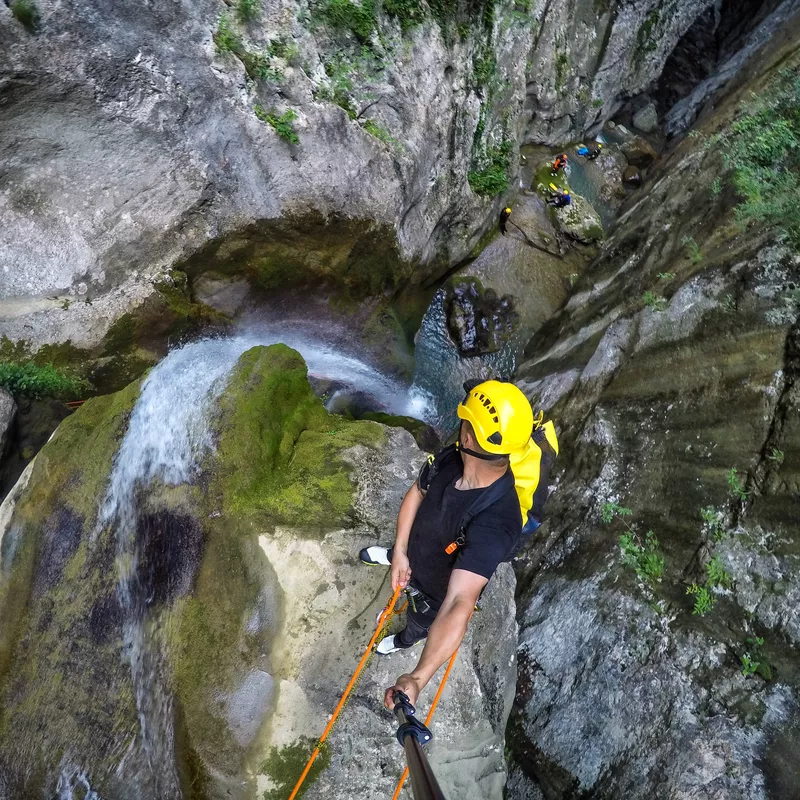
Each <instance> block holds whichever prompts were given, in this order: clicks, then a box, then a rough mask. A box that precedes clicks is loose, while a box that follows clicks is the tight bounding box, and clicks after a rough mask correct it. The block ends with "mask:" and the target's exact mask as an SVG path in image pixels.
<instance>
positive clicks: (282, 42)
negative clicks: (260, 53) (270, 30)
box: [267, 36, 300, 64]
mask: <svg viewBox="0 0 800 800" xmlns="http://www.w3.org/2000/svg"><path fill="white" fill-rule="evenodd" d="M267 53H268V54H269V55H271V56H273V57H275V58H282V59H283V60H284V61H285V62H286V63H287V64H291V63H292V62H293V61H294V60H295V59H296V58H297V56H298V55H299V54H300V48H299V47H298V46H297V44H296V43H295V42H287V41H286V39H285V38H284V37H283V36H279V37H278V38H277V39H273V40H272V41H271V42H270V43H269V45H268V47H267Z"/></svg>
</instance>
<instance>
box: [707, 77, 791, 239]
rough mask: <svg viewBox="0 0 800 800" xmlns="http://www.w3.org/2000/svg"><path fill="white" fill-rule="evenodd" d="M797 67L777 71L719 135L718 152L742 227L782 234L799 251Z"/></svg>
mask: <svg viewBox="0 0 800 800" xmlns="http://www.w3.org/2000/svg"><path fill="white" fill-rule="evenodd" d="M798 107H800V65H797V64H795V65H794V66H792V67H789V68H786V69H783V70H781V72H780V73H779V75H778V76H777V77H776V78H775V79H774V80H773V81H772V82H771V83H770V84H768V85H767V86H766V87H765V88H764V89H763V90H762V91H761V93H760V94H759V95H753V99H752V100H751V101H750V102H749V103H746V104H744V105H743V106H741V107H740V116H739V118H738V119H736V120H735V121H734V122H733V123H732V124H731V125H730V126H729V127H728V128H727V129H726V130H725V131H723V132H721V133H720V135H719V151H720V152H721V154H722V158H723V161H724V163H725V166H726V167H728V168H729V169H731V170H732V171H733V185H734V187H735V189H736V191H737V192H738V193H739V195H741V196H742V198H743V201H742V202H741V203H740V204H739V205H738V206H737V208H736V217H737V219H738V220H739V222H740V223H741V224H742V225H747V224H749V223H751V222H756V223H761V224H763V225H767V226H771V227H776V228H778V229H780V230H783V231H784V232H785V233H786V234H787V236H788V237H789V239H790V240H791V242H792V243H793V245H794V246H795V247H800V176H799V175H798V170H800V115H798V113H797V109H798Z"/></svg>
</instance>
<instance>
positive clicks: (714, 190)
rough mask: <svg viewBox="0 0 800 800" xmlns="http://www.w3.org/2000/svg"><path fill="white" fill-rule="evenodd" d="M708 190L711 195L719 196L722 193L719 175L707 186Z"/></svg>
mask: <svg viewBox="0 0 800 800" xmlns="http://www.w3.org/2000/svg"><path fill="white" fill-rule="evenodd" d="M709 191H710V192H711V196H712V197H719V196H720V194H721V193H722V181H721V180H720V178H719V177H716V178H714V180H713V181H712V183H711V186H710V187H709Z"/></svg>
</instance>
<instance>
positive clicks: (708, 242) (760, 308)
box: [508, 40, 800, 800]
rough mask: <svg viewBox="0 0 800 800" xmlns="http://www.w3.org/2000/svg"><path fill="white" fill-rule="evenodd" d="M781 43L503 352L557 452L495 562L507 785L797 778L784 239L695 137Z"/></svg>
mask: <svg viewBox="0 0 800 800" xmlns="http://www.w3.org/2000/svg"><path fill="white" fill-rule="evenodd" d="M793 51H796V40H795V43H794V44H789V43H787V44H786V45H784V46H783V47H779V46H776V47H774V48H768V49H767V50H765V51H763V52H762V54H761V55H760V57H759V58H760V61H759V63H758V65H757V68H756V67H754V69H753V71H752V72H751V74H750V77H749V80H748V81H747V82H744V81H742V82H740V83H738V84H737V85H736V86H735V87H732V90H731V94H730V96H729V97H728V98H727V99H726V100H725V102H724V103H720V104H719V105H718V106H717V108H716V109H715V112H714V114H713V115H712V116H709V117H708V118H707V123H706V125H707V127H704V128H703V130H702V131H701V132H700V136H699V137H698V138H695V139H692V138H687V139H686V140H684V142H683V143H682V144H681V145H680V146H678V147H677V148H675V150H674V151H673V152H672V153H671V154H670V155H669V156H668V157H667V158H665V159H664V160H662V161H661V162H659V163H657V164H656V165H655V167H654V174H652V175H651V176H650V177H649V179H648V180H647V182H646V183H645V185H644V186H643V188H642V189H641V191H640V192H639V193H637V195H635V196H634V197H632V198H631V199H630V200H629V201H628V205H627V207H625V208H624V209H623V214H622V216H621V217H620V218H619V220H618V223H617V225H616V227H615V228H614V230H613V231H612V234H611V236H610V238H609V239H608V240H607V241H606V242H605V243H604V245H603V248H602V252H601V254H600V255H599V257H598V258H597V259H596V260H595V261H594V263H593V264H591V265H590V267H589V268H588V269H587V271H586V273H585V274H584V277H583V279H582V280H580V281H579V282H578V284H577V286H576V291H575V293H574V294H573V296H572V297H571V298H570V299H569V300H568V302H567V303H566V304H565V306H564V308H563V309H562V311H561V312H560V313H559V314H557V315H556V316H555V317H554V318H553V319H552V320H551V321H550V322H549V323H547V324H546V325H545V326H544V328H543V329H542V330H541V331H540V333H539V335H538V336H537V337H536V339H535V340H534V341H532V342H531V344H530V346H529V348H528V351H527V360H526V361H525V362H524V363H523V364H522V365H521V367H520V369H519V373H518V383H519V385H520V386H521V387H522V388H523V389H524V390H525V391H526V393H527V394H528V395H529V396H530V397H531V398H532V400H533V401H534V402H535V405H536V406H543V407H545V408H547V409H549V414H550V415H552V417H553V418H554V419H556V420H558V423H559V426H560V430H561V454H562V456H561V465H560V467H561V471H560V473H559V474H558V475H557V476H556V477H555V479H554V481H553V484H554V485H553V487H552V489H553V494H552V495H551V498H550V500H549V501H548V517H549V520H550V522H549V523H548V527H547V528H546V529H543V535H542V536H541V537H540V538H539V540H538V541H537V542H536V543H535V544H534V546H533V547H532V549H531V550H529V551H528V552H527V554H526V556H525V563H520V564H519V565H518V566H519V569H518V578H519V580H520V586H521V589H520V593H519V596H518V606H519V609H520V617H519V622H520V648H519V675H518V689H517V696H516V699H515V706H514V710H513V712H512V716H511V721H510V726H509V732H508V742H509V745H508V746H509V748H510V750H511V752H512V758H511V775H510V779H509V786H508V796H509V798H512V800H522V798H526V799H529V798H542V797H544V798H547V799H548V800H551V799H553V800H554V799H555V798H564V797H573V796H579V795H580V796H584V795H585V796H591V797H625V798H650V797H671V798H687V800H688V798H722V797H724V798H726V799H727V800H762V799H763V800H767V799H768V798H778V797H781V798H782V797H791V796H793V795H794V794H796V792H797V765H796V763H795V761H794V760H793V759H789V758H787V757H786V753H788V752H792V751H794V749H795V748H796V746H797V742H798V741H800V702H799V701H800V679H799V678H798V672H797V668H796V665H797V653H798V648H800V639H799V638H798V631H800V627H798V617H797V609H796V598H797V596H798V593H799V592H800V577H799V576H800V569H799V567H800V556H799V555H798V549H797V541H796V540H797V520H798V519H800V500H799V499H798V498H800V494H798V491H797V487H798V485H800V415H798V412H797V409H798V399H799V398H798V391H799V387H800V383H798V378H800V372H798V369H799V368H800V304H798V302H797V298H796V295H795V293H793V289H792V287H794V286H797V285H799V283H800V256H798V254H797V251H796V249H795V248H793V247H790V246H788V245H787V243H786V242H787V240H786V237H782V236H780V235H779V234H777V233H776V232H775V231H774V230H772V231H770V229H769V228H767V227H765V226H764V225H763V224H755V225H752V226H750V227H743V226H741V225H740V224H738V223H737V217H736V214H735V212H734V207H735V206H736V205H737V204H738V203H739V201H740V198H739V197H738V196H736V195H735V194H734V193H732V192H728V190H727V189H724V190H723V189H722V188H720V191H718V192H715V191H709V187H710V186H712V185H713V184H714V182H715V180H716V179H719V180H718V184H717V185H720V184H721V186H728V185H729V184H728V181H730V180H731V177H730V175H729V174H728V173H725V171H724V168H723V162H722V158H721V155H720V153H719V152H718V151H715V150H714V149H713V148H708V147H704V146H703V139H704V138H705V137H706V136H711V135H713V134H714V133H722V132H724V131H725V130H726V126H727V125H728V123H729V120H731V119H738V118H741V117H742V115H743V114H744V113H745V112H744V111H743V110H742V109H743V108H744V104H745V103H752V102H754V98H753V93H755V95H756V97H757V96H759V95H761V94H762V93H765V92H769V91H771V89H770V86H771V85H772V84H771V83H770V81H771V80H773V79H775V76H776V74H777V73H778V71H779V70H780V69H781V68H782V67H784V66H785V65H786V64H787V63H794V65H795V66H794V69H795V70H796V68H797V67H796V60H792V59H793V58H794V56H793ZM795 75H796V73H795ZM776 92H777V90H776ZM735 115H737V116H735ZM723 141H724V140H723ZM778 224H780V223H779V222H778ZM781 240H782V241H781Z"/></svg>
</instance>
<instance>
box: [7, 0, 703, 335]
mask: <svg viewBox="0 0 800 800" xmlns="http://www.w3.org/2000/svg"><path fill="white" fill-rule="evenodd" d="M342 5H343V8H344V11H343V12H342V14H339V15H338V16H337V15H336V14H335V13H334V12H333V11H330V13H329V12H328V11H326V10H325V9H326V8H327V6H326V5H325V4H324V3H320V4H313V5H311V6H309V5H308V4H307V3H306V2H304V0H280V2H278V3H276V4H271V5H269V6H266V5H264V6H263V7H262V8H261V9H260V10H256V11H254V12H253V16H252V18H251V19H249V20H247V19H245V20H244V21H240V20H239V19H238V18H237V13H238V12H236V11H235V10H232V9H227V7H225V6H221V5H218V4H216V3H211V2H208V1H207V0H206V1H205V2H200V3H187V4H181V5H175V6H173V7H171V8H170V9H169V10H164V9H161V10H158V11H152V10H147V11H146V12H144V13H142V14H136V15H131V14H127V13H124V12H122V11H120V9H119V7H117V6H115V5H113V4H108V3H106V2H104V1H103V0H82V1H81V2H79V3H77V4H75V5H74V6H71V7H70V9H69V11H67V10H66V8H62V7H61V6H59V5H58V4H55V5H50V4H47V3H45V4H43V5H42V7H41V19H40V22H39V25H38V30H37V31H36V34H35V35H32V34H31V33H30V32H29V31H28V30H26V29H25V27H24V26H23V25H21V24H20V22H19V21H18V20H17V19H16V18H15V17H14V16H13V14H12V12H11V11H10V9H8V8H6V7H0V49H2V51H3V53H4V55H5V60H4V65H3V67H2V70H3V71H2V74H1V75H0V79H1V81H0V87H2V88H0V92H1V94H0V102H2V105H3V115H2V120H1V121H0V141H2V142H3V145H2V147H3V150H2V157H3V162H4V164H6V172H5V174H4V176H3V179H2V183H1V184H0V213H2V216H3V220H4V225H3V231H2V234H1V236H2V238H0V265H2V267H3V272H2V275H3V282H2V285H0V318H2V320H3V322H2V326H0V335H6V336H8V337H9V338H11V339H12V340H24V341H26V342H28V343H29V344H30V346H31V347H32V348H37V347H40V346H41V345H43V344H47V343H57V342H64V341H67V340H71V341H72V343H73V344H75V345H76V346H78V347H82V348H88V347H94V346H96V345H98V343H99V342H100V341H101V340H102V339H103V337H104V336H106V335H107V334H108V333H109V328H110V326H111V325H112V323H113V322H114V321H115V320H118V319H119V318H120V317H122V316H123V315H124V314H125V313H127V312H129V311H131V310H132V309H135V308H138V307H139V306H141V305H142V304H143V303H145V302H147V299H148V298H150V297H151V296H152V295H153V293H154V286H153V284H154V281H158V280H160V278H159V277H158V276H159V275H160V274H161V273H163V271H164V270H165V269H168V268H170V267H172V266H173V265H174V264H175V263H178V262H180V263H184V262H186V268H187V269H188V270H189V271H190V272H192V274H196V273H198V272H202V271H203V270H208V269H210V270H215V271H220V270H221V269H226V268H227V269H231V270H233V271H237V270H238V271H240V272H241V271H244V272H245V273H246V274H247V275H248V277H249V278H250V279H251V280H253V281H256V282H258V283H259V284H260V285H263V286H264V287H265V288H267V289H270V288H273V287H274V286H275V285H276V283H285V282H287V281H289V282H292V281H294V282H297V281H301V282H307V283H310V284H312V285H318V284H319V282H320V281H333V282H338V283H337V285H339V286H340V288H341V287H342V286H344V287H346V288H347V289H348V290H349V291H352V292H354V293H355V294H357V295H360V296H363V295H364V294H376V295H383V293H384V292H391V291H396V290H398V289H399V288H400V287H403V286H405V285H406V283H407V281H408V280H409V279H411V280H412V283H416V282H418V281H421V280H424V279H427V278H430V277H431V276H432V275H435V274H441V272H442V271H443V269H445V268H446V267H447V266H449V265H451V264H454V263H456V262H457V261H459V260H460V259H462V258H463V257H464V256H465V255H466V254H467V253H468V252H469V251H470V249H471V248H472V247H473V245H474V244H475V243H476V241H477V240H478V238H479V236H480V234H481V232H482V227H483V226H485V225H486V224H488V223H487V220H488V219H489V218H490V217H491V214H489V213H487V212H488V211H489V208H490V205H491V201H490V200H489V199H488V198H487V197H483V196H480V195H476V194H475V193H474V191H473V189H472V188H471V185H470V180H468V176H470V175H471V176H472V178H471V181H472V185H474V186H475V187H476V188H477V187H479V186H480V185H483V186H484V187H485V186H486V184H485V183H484V184H481V183H480V182H481V180H484V181H485V179H486V175H487V174H489V173H488V172H487V171H488V170H491V169H496V168H497V165H498V164H499V165H500V167H501V168H502V167H503V166H504V165H505V171H506V173H507V176H508V177H510V178H512V179H513V177H514V175H513V173H514V168H513V166H511V165H512V164H513V161H509V159H508V155H509V154H508V148H509V147H510V148H511V150H513V149H514V147H515V144H516V142H518V141H520V140H522V141H531V142H564V141H568V140H575V139H578V138H580V137H581V136H582V135H583V133H584V132H585V131H586V130H588V129H589V128H599V126H600V125H601V124H602V122H603V121H604V120H606V119H607V118H608V117H609V116H610V115H611V114H612V113H613V112H614V110H615V109H616V108H617V106H618V104H619V102H620V100H619V98H621V97H627V96H630V95H632V94H636V93H638V92H639V91H640V90H641V89H642V88H643V87H644V86H645V85H646V84H648V83H649V82H650V81H652V80H653V79H654V78H655V77H657V75H658V74H659V72H660V68H661V66H662V65H663V63H664V59H665V58H666V56H667V54H668V53H669V51H670V49H671V48H672V45H673V44H674V43H675V41H677V39H678V37H680V36H681V34H682V33H683V32H684V31H685V30H686V29H687V27H688V26H689V25H690V24H691V22H692V21H693V20H694V19H695V17H696V16H697V15H698V13H699V12H700V11H701V10H702V9H703V8H705V7H706V6H708V5H710V0H676V2H673V3H671V4H670V8H669V13H667V11H666V10H664V9H661V8H660V6H659V4H654V3H653V2H652V1H651V0H636V2H632V3H624V4H619V3H617V2H605V1H604V2H600V3H598V2H596V0H580V1H579V2H578V3H577V5H575V4H574V3H572V2H570V3H567V2H566V0H558V2H549V0H548V2H545V0H537V1H536V2H534V3H532V4H529V5H528V6H527V7H526V10H525V11H521V10H520V9H519V6H510V5H503V4H494V3H489V2H488V0H487V2H482V3H479V4H477V5H476V6H474V7H472V6H470V10H469V12H467V11H466V10H464V9H462V10H457V9H456V8H455V7H451V6H449V5H446V6H443V7H440V6H439V5H436V6H435V8H434V12H430V11H429V10H428V9H427V8H426V7H425V4H422V5H420V4H416V3H411V6H413V8H412V9H411V10H409V9H408V8H405V7H403V8H402V9H400V8H397V7H396V6H393V5H392V4H385V5H386V7H385V8H383V9H382V10H377V11H376V10H375V9H373V5H372V4H371V3H370V4H368V5H369V9H367V10H365V11H364V12H363V13H362V12H360V11H359V8H360V7H359V6H358V5H355V4H353V3H352V2H349V0H348V2H344V3H342ZM248 7H249V6H248ZM255 7H256V8H258V4H255ZM331 8H333V6H331ZM393 9H394V10H393ZM242 13H244V12H242ZM431 14H432V15H431ZM415 23H418V24H415ZM526 63H528V64H529V65H530V66H529V67H526ZM523 105H524V108H523ZM285 114H289V117H287V118H286V119H285V121H284V122H283V123H281V122H280V121H279V119H283V118H284V117H283V115H285ZM270 120H271V122H270ZM276 126H277V127H276ZM287 126H288V127H287ZM279 131H282V132H283V135H284V137H285V138H281V136H280V134H279ZM476 132H477V135H476ZM295 139H296V140H297V141H295ZM332 154H335V157H334V156H332ZM481 191H484V189H481ZM487 191H488V193H489V195H491V194H496V193H498V192H502V185H501V186H500V188H492V189H490V190H487ZM378 255H379V256H380V257H378ZM412 263H413V264H416V265H417V266H416V268H413V267H412ZM359 265H360V267H361V268H360V269H359Z"/></svg>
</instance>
